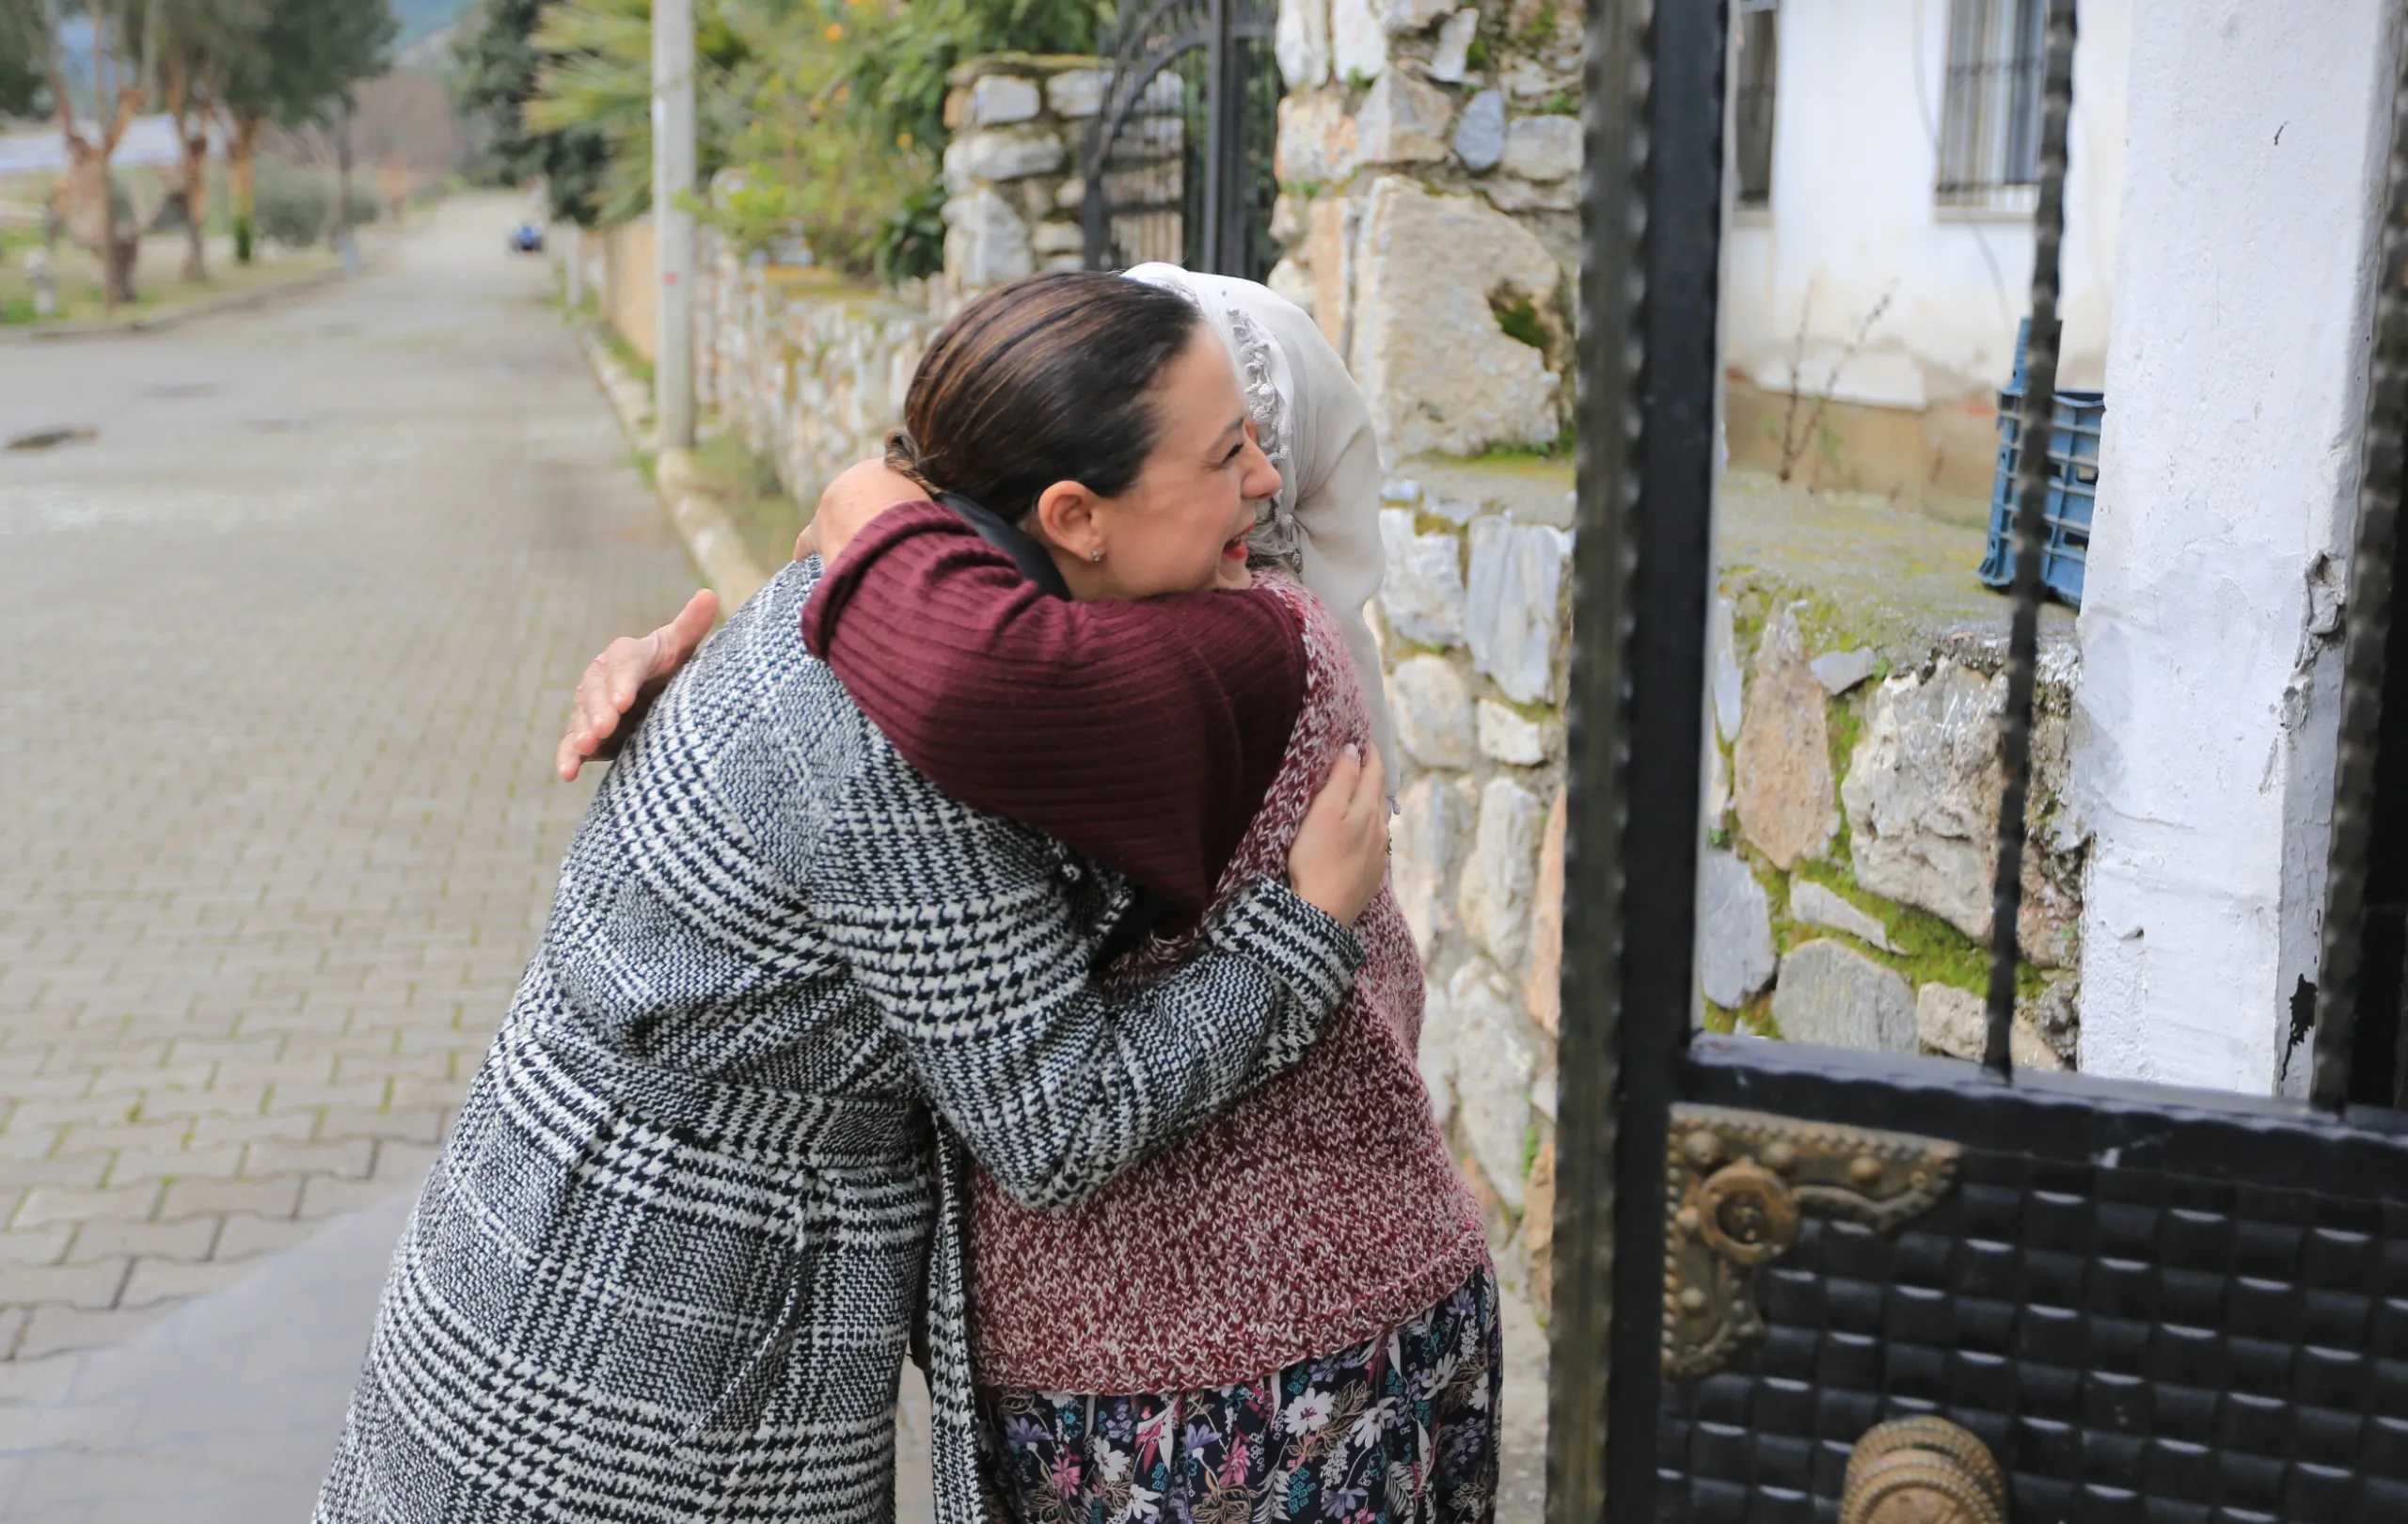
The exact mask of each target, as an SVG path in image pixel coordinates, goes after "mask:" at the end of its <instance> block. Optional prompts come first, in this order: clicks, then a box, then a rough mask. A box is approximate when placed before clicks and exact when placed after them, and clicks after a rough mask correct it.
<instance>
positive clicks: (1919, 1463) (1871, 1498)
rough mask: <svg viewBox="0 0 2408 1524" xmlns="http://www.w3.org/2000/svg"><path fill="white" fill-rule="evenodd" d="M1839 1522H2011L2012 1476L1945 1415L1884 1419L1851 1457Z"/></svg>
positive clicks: (1842, 1488) (1932, 1523) (1938, 1523)
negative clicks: (2008, 1487) (2008, 1492)
mask: <svg viewBox="0 0 2408 1524" xmlns="http://www.w3.org/2000/svg"><path fill="white" fill-rule="evenodd" d="M1840 1524H2006V1478H2005V1476H2004V1473H2002V1472H2001V1471H2000V1470H1999V1466H1998V1458H1997V1457H1996V1456H1994V1455H1992V1454H1991V1453H1990V1451H1989V1447H1988V1445H1985V1444H1983V1443H1982V1442H1981V1440H1979V1439H1977V1438H1975V1437H1973V1436H1972V1435H1971V1434H1969V1433H1967V1432H1966V1431H1965V1430H1963V1429H1960V1428H1958V1427H1957V1425H1956V1424H1954V1423H1951V1422H1949V1421H1947V1420H1946V1419H1941V1418H1931V1417H1927V1416H1926V1417H1918V1418H1910V1419H1900V1420H1898V1421H1896V1422H1894V1423H1883V1424H1879V1425H1877V1426H1876V1427H1874V1428H1871V1429H1868V1430H1866V1431H1865V1434H1864V1437H1863V1438H1861V1439H1859V1440H1858V1441H1857V1442H1856V1449H1855V1450H1854V1451H1853V1452H1852V1453H1850V1454H1849V1455H1848V1458H1847V1479H1846V1482H1845V1483H1843V1484H1842V1485H1841V1488H1840Z"/></svg>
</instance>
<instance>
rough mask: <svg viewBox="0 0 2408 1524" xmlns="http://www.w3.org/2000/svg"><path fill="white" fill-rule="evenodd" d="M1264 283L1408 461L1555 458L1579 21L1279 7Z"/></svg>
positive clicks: (1505, 6)
mask: <svg viewBox="0 0 2408 1524" xmlns="http://www.w3.org/2000/svg"><path fill="white" fill-rule="evenodd" d="M1278 48H1279V62H1280V70H1281V72H1282V73H1283V74H1284V75H1285V76H1286V78H1287V81H1288V86H1289V94H1288V96H1287V98H1286V99H1285V100H1284V101H1282V102H1281V103H1280V109H1279V142H1278V155H1277V165H1276V168H1277V173H1278V177H1279V184H1280V190H1281V195H1280V198H1279V201H1278V204H1277V206H1276V208H1275V212H1274V215H1273V224H1272V232H1273V236H1275V238H1277V239H1278V240H1279V242H1280V243H1281V244H1282V246H1285V247H1286V249H1287V251H1288V253H1287V258H1286V259H1284V260H1283V261H1281V262H1280V264H1279V266H1278V267H1277V268H1276V269H1275V271H1274V272H1273V273H1272V277H1271V284H1272V285H1273V286H1275V288H1277V289H1278V290H1279V291H1280V293H1281V294H1284V295H1286V296H1288V297H1289V298H1290V299H1291V300H1292V301H1294V302H1296V303H1297V304H1298V305H1299V306H1302V307H1305V308H1307V310H1310V311H1311V312H1312V314H1313V316H1314V318H1315V319H1316V320H1317V321H1318V322H1319V323H1320V324H1321V327H1322V331H1323V333H1325V334H1327V335H1328V336H1329V340H1330V341H1331V342H1332V343H1333V344H1336V345H1337V346H1338V349H1339V353H1340V354H1342V355H1344V356H1345V357H1347V361H1348V363H1349V364H1350V365H1351V366H1352V367H1353V368H1354V371H1355V377H1356V379H1358V380H1360V381H1361V382H1362V383H1363V387H1364V389H1365V390H1366V391H1368V392H1369V393H1370V397H1371V402H1372V408H1373V412H1374V416H1375V417H1376V419H1377V421H1378V423H1379V426H1380V435H1381V440H1382V444H1383V447H1384V448H1385V449H1386V450H1387V451H1388V452H1390V453H1389V458H1391V459H1397V458H1402V457H1408V456H1412V455H1416V454H1420V453H1423V452H1446V453H1450V454H1476V453H1479V452H1481V451H1484V450H1489V449H1493V448H1496V447H1498V446H1531V445H1546V444H1552V443H1553V442H1554V441H1555V440H1556V439H1557V438H1558V437H1559V436H1560V434H1561V433H1562V431H1563V429H1564V427H1565V425H1566V423H1567V422H1568V421H1569V419H1570V416H1571V415H1570V404H1571V394H1570V383H1569V380H1568V377H1569V375H1570V365H1571V359H1572V351H1571V335H1572V280H1571V273H1572V271H1573V270H1574V268H1575V267H1576V262H1577V260H1578V247H1579V216H1578V206H1579V179H1580V175H1579V170H1580V123H1579V116H1578V113H1579V103H1580V50H1581V31H1580V8H1579V7H1577V6H1574V5H1568V4H1558V3H1557V0H1509V3H1497V0H1491V3H1488V4H1485V5H1478V6H1465V7H1461V8H1455V7H1451V6H1450V5H1448V4H1446V3H1445V0H1283V3H1282V5H1281V7H1280V15H1279V31H1278Z"/></svg>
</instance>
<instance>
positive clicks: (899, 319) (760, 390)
mask: <svg viewBox="0 0 2408 1524" xmlns="http://www.w3.org/2000/svg"><path fill="white" fill-rule="evenodd" d="M701 240H702V242H701V247H700V249H699V251H698V252H699V258H698V259H697V261H696V265H697V269H698V274H699V276H700V279H699V280H698V282H697V284H698V285H699V286H700V287H701V289H700V290H699V291H697V292H696V293H695V322H694V342H695V364H694V383H695V386H694V389H695V393H696V400H697V401H698V402H699V403H700V404H701V405H703V406H704V407H705V408H708V409H713V410H715V411H716V413H717V415H718V420H719V427H721V428H722V429H724V430H727V431H728V432H731V433H733V434H735V435H736V436H737V437H739V438H741V439H742V440H743V441H744V444H745V447H746V448H747V449H749V450H751V451H753V452H754V453H756V454H760V455H766V456H768V458H769V459H770V460H772V461H773V462H774V463H775V464H776V468H777V474H778V482H779V484H781V485H782V486H784V488H785V490H786V492H787V494H788V495H789V496H791V497H792V498H793V499H794V500H795V501H797V502H799V503H802V504H805V505H806V506H807V505H809V504H812V503H816V502H817V501H818V500H819V494H820V493H821V491H823V490H824V489H825V488H826V487H827V485H828V484H829V482H831V481H832V480H833V479H834V477H835V475H836V473H837V472H839V471H841V470H843V469H844V468H846V467H848V466H850V465H852V464H853V463H854V462H855V461H858V460H862V459H863V458H865V457H867V456H871V455H875V454H877V453H878V452H879V451H880V450H882V449H884V448H885V442H886V432H887V431H888V430H889V429H892V428H894V427H895V425H896V424H897V423H899V422H900V421H901V420H902V417H903V395H904V392H905V391H906V390H907V389H909V388H910V387H911V373H912V372H913V371H914V370H916V369H917V368H918V367H919V363H920V354H921V352H922V351H923V350H924V349H926V348H927V341H928V339H929V336H930V335H932V334H933V333H934V332H935V331H936V324H935V321H934V320H933V319H931V318H930V317H929V316H928V314H927V312H925V311H923V310H920V309H918V308H916V307H913V306H911V305H909V304H907V303H905V302H902V301H898V300H895V298H893V297H890V296H885V295H881V294H879V293H877V292H873V291H867V290H863V289H861V288H858V287H852V286H847V285H844V284H842V283H840V282H837V281H833V280H830V279H828V278H824V277H821V276H818V275H816V273H814V272H810V271H798V270H781V269H776V268H771V267H768V266H762V265H756V264H752V263H748V262H745V261H743V260H741V259H739V258H738V257H737V254H736V253H735V251H734V250H733V249H731V248H729V247H728V246H727V245H726V244H725V242H724V241H723V240H721V238H720V237H719V236H718V235H717V234H716V233H715V232H713V231H712V230H709V229H707V228H705V229H704V230H702V231H701Z"/></svg>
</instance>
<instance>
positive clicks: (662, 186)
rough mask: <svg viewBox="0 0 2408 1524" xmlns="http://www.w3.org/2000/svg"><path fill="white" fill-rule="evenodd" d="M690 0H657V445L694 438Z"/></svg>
mask: <svg viewBox="0 0 2408 1524" xmlns="http://www.w3.org/2000/svg"><path fill="white" fill-rule="evenodd" d="M693 188H694V5H693V0H653V7H652V226H653V231H654V235H655V238H656V240H657V243H656V249H657V260H656V262H657V265H658V267H659V271H660V303H659V307H660V325H659V333H658V337H659V342H658V344H657V348H656V351H655V353H654V355H653V362H652V385H653V400H652V411H653V420H654V424H655V427H656V428H657V432H658V434H659V440H658V443H657V448H659V449H661V450H690V449H692V448H693V444H694V308H693V300H694V214H692V213H691V212H689V211H687V210H685V209H684V208H683V207H682V206H681V205H680V204H679V203H680V201H681V200H682V199H683V198H685V197H687V196H688V195H689V194H690V193H691V192H692V190H693Z"/></svg>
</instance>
